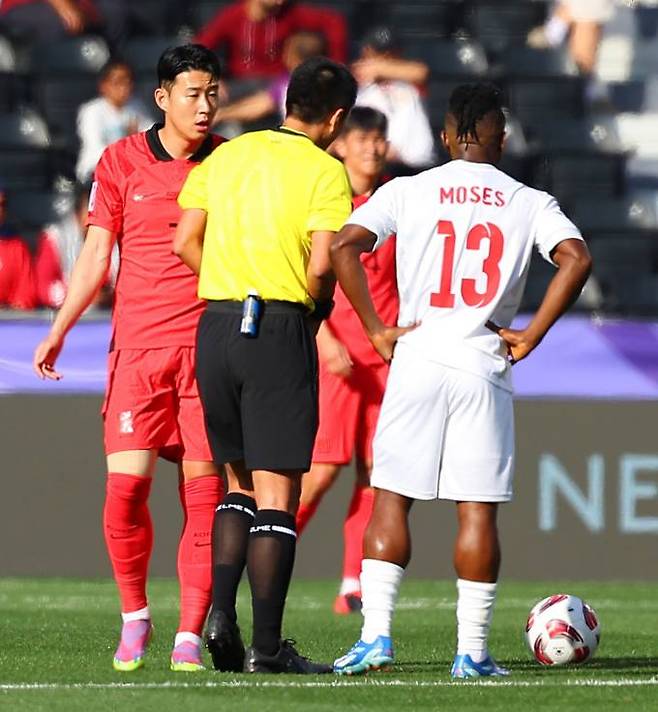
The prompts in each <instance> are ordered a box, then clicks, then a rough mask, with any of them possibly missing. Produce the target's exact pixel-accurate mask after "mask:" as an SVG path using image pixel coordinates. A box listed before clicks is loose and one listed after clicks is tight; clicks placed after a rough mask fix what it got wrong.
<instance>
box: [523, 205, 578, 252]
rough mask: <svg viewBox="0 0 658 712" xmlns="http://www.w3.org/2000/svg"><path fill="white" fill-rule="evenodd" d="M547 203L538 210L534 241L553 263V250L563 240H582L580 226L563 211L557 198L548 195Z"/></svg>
mask: <svg viewBox="0 0 658 712" xmlns="http://www.w3.org/2000/svg"><path fill="white" fill-rule="evenodd" d="M546 197H547V201H546V204H545V205H544V206H543V207H542V208H541V209H540V210H539V211H538V212H537V217H536V218H535V224H534V235H533V239H534V243H535V245H536V247H537V249H538V250H539V252H540V254H541V256H542V257H543V258H544V259H545V260H546V261H547V262H550V263H551V264H555V263H554V262H553V260H552V259H551V252H552V251H553V250H554V249H555V247H557V245H558V244H559V243H560V242H562V241H563V240H570V239H573V240H582V239H583V238H582V235H581V234H580V231H579V230H578V228H577V227H576V226H575V225H574V224H573V223H572V222H571V220H569V218H568V217H567V216H566V215H565V214H564V213H563V212H562V210H561V209H560V206H559V205H558V202H557V200H555V198H554V197H553V196H552V195H547V196H546Z"/></svg>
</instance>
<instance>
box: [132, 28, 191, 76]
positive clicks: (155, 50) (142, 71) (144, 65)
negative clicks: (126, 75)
mask: <svg viewBox="0 0 658 712" xmlns="http://www.w3.org/2000/svg"><path fill="white" fill-rule="evenodd" d="M177 44H179V41H178V38H177V37H176V36H174V35H158V36H153V37H136V38H133V39H132V40H129V41H128V42H127V43H126V45H125V47H124V50H123V57H124V59H125V60H126V61H127V62H128V64H129V65H130V66H131V67H132V68H133V71H134V72H135V77H136V78H137V79H140V78H142V77H144V76H149V77H155V68H156V66H157V64H158V59H159V57H160V55H161V54H162V53H163V52H164V50H165V49H167V47H174V46H176V45H177Z"/></svg>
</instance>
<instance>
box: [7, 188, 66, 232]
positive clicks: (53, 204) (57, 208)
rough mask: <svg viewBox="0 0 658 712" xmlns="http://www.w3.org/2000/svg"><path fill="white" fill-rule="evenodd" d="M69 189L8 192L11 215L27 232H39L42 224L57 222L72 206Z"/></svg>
mask: <svg viewBox="0 0 658 712" xmlns="http://www.w3.org/2000/svg"><path fill="white" fill-rule="evenodd" d="M73 202H74V201H73V193H72V192H71V191H62V192H51V191H48V190H35V191H30V192H29V193H27V192H25V191H16V192H10V194H9V204H10V205H11V215H12V218H13V219H15V220H16V221H17V222H18V224H19V225H20V226H21V228H25V231H26V232H27V233H28V234H29V233H32V234H34V233H36V232H39V231H40V230H41V229H42V228H43V226H44V225H49V224H51V223H54V222H57V221H58V220H61V219H62V218H63V217H65V216H66V214H67V213H68V212H70V211H71V209H72V208H73Z"/></svg>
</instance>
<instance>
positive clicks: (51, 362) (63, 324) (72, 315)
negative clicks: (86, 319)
mask: <svg viewBox="0 0 658 712" xmlns="http://www.w3.org/2000/svg"><path fill="white" fill-rule="evenodd" d="M115 242H116V234H115V233H113V232H110V231H109V230H106V229H105V228H102V227H97V226H95V225H92V226H90V227H89V230H88V231H87V237H86V239H85V242H84V245H83V246H82V251H81V252H80V256H79V257H78V259H77V261H76V263H75V266H74V268H73V273H72V275H71V282H70V285H69V288H68V291H67V294H66V298H65V299H64V304H62V307H61V309H60V310H59V312H58V314H57V318H56V319H55V322H54V323H53V325H52V327H51V329H50V333H49V334H48V336H47V337H46V338H45V339H44V340H43V341H42V342H41V343H40V344H39V345H38V346H37V348H36V349H35V351H34V359H33V367H34V371H35V372H36V374H37V376H39V378H42V379H43V378H49V379H51V380H55V381H59V380H60V379H61V378H62V374H61V373H58V372H57V371H55V361H56V360H57V357H58V356H59V353H60V351H61V350H62V346H63V345H64V338H65V337H66V334H67V333H68V332H69V331H70V330H71V329H72V328H73V326H74V325H75V323H76V322H77V321H78V319H79V318H80V315H81V314H82V313H83V312H84V311H85V309H87V308H88V307H89V306H90V305H91V304H92V302H93V301H94V300H95V298H96V295H97V294H98V292H99V290H100V288H101V286H102V285H103V283H104V282H105V281H106V280H107V275H108V272H109V270H110V260H111V257H112V248H113V247H114V243H115Z"/></svg>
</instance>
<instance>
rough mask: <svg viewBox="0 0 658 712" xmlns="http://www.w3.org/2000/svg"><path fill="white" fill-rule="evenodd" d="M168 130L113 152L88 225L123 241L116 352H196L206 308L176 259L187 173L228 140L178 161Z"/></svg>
mask: <svg viewBox="0 0 658 712" xmlns="http://www.w3.org/2000/svg"><path fill="white" fill-rule="evenodd" d="M160 128H161V126H160V125H158V124H156V125H155V126H153V127H152V128H151V129H149V130H148V131H145V132H142V133H138V134H133V135H132V136H128V137H126V138H124V139H121V140H120V141H117V142H116V143H114V144H112V145H111V146H108V148H107V149H105V152H104V153H103V156H102V157H101V160H100V162H99V163H98V166H97V168H96V173H95V176H94V185H93V187H92V193H91V196H90V200H89V217H88V219H87V224H88V225H97V226H98V227H102V228H105V229H106V230H110V231H111V232H115V233H117V235H118V243H119V256H120V262H119V274H118V276H117V282H116V288H115V298H114V310H113V315H112V321H113V339H112V343H113V348H114V349H153V348H162V347H166V346H194V341H195V334H196V327H197V322H198V320H199V317H200V315H201V312H202V310H203V304H204V303H203V302H202V301H200V300H199V299H198V298H197V295H196V292H197V277H196V275H194V274H193V273H192V272H191V270H190V268H189V267H187V266H186V265H184V264H183V263H182V262H181V261H180V259H179V258H178V257H176V255H174V254H173V252H172V249H171V245H172V240H173V237H174V233H175V231H176V226H177V224H178V220H179V219H180V215H181V209H180V208H179V207H178V203H177V202H176V198H177V197H178V193H179V192H180V190H181V188H182V187H183V183H184V182H185V179H186V178H187V174H188V173H189V172H190V171H191V170H192V168H193V167H194V166H195V165H196V164H197V163H199V162H200V161H201V160H203V159H204V158H205V157H206V156H208V155H209V154H210V153H211V152H212V150H213V149H214V148H215V147H217V146H218V145H219V144H220V143H222V141H223V140H224V139H222V138H220V137H219V136H213V135H210V136H208V138H207V139H206V140H205V141H204V142H203V144H202V146H201V148H200V149H199V150H198V151H197V152H196V153H195V154H194V156H192V157H191V158H189V159H173V158H172V157H171V156H170V155H169V154H168V153H167V151H166V150H165V148H164V146H163V145H162V143H161V141H160V139H159V137H158V130H159V129H160Z"/></svg>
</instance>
